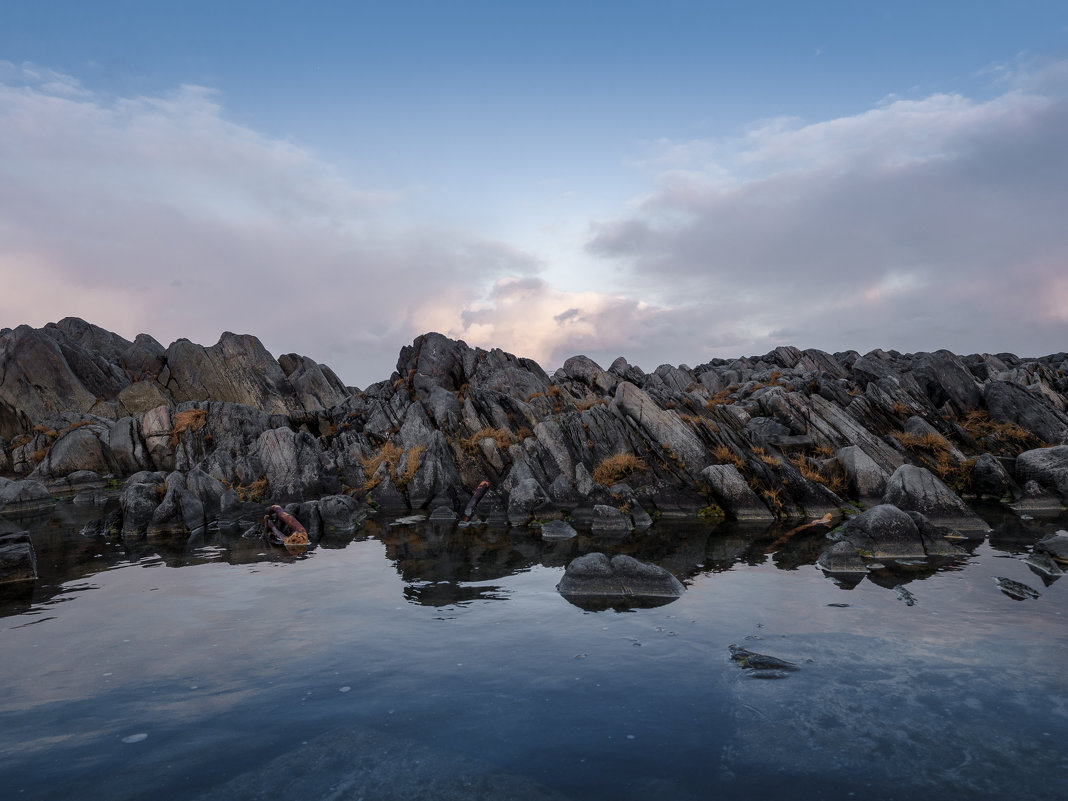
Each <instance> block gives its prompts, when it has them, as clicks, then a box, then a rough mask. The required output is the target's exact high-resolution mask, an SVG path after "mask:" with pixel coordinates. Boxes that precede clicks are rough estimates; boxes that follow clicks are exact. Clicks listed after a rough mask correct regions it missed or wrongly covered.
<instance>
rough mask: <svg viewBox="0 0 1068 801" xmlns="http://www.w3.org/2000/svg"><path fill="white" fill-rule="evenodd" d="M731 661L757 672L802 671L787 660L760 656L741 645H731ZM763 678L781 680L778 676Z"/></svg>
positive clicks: (764, 655)
mask: <svg viewBox="0 0 1068 801" xmlns="http://www.w3.org/2000/svg"><path fill="white" fill-rule="evenodd" d="M729 647H730V652H731V659H733V660H734V661H735V662H740V663H741V665H742V667H743V668H747V669H749V670H757V671H784V670H800V668H799V667H798V666H797V665H795V664H794V663H793V662H787V661H786V660H785V659H779V658H778V657H776V656H768V655H767V654H758V653H754V652H753V651H750V650H748V649H746V648H742V647H741V646H740V645H731V646H729ZM761 678H779V677H776V676H767V677H761Z"/></svg>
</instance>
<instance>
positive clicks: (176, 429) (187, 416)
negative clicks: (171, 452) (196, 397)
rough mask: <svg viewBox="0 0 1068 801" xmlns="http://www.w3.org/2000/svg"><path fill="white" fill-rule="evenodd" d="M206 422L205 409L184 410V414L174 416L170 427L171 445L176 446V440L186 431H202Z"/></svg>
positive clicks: (206, 412)
mask: <svg viewBox="0 0 1068 801" xmlns="http://www.w3.org/2000/svg"><path fill="white" fill-rule="evenodd" d="M207 420H208V411H207V409H186V410H185V411H184V412H178V413H177V414H175V415H174V421H173V424H172V425H171V445H177V444H178V439H179V438H180V437H181V436H182V434H184V433H185V432H186V431H193V432H194V433H195V432H197V431H199V430H200V429H202V428H203V427H204V424H205V423H206V422H207Z"/></svg>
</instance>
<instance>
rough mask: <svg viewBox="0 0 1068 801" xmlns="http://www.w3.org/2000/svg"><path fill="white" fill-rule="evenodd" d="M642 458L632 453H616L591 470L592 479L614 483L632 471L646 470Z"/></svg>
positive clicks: (604, 482)
mask: <svg viewBox="0 0 1068 801" xmlns="http://www.w3.org/2000/svg"><path fill="white" fill-rule="evenodd" d="M648 469H649V466H648V465H647V464H646V463H645V460H644V459H639V458H638V457H637V456H635V455H634V454H633V453H616V454H613V455H612V456H609V457H607V458H606V459H604V460H602V461H601V463H600V464H599V465H597V467H596V468H595V469H594V471H593V480H594V481H596V482H597V483H598V484H604V485H605V486H608V485H609V484H615V483H616V482H617V481H621V480H622V479H624V478H626V477H627V476H629V475H631V474H633V473H641V472H642V471H644V470H648Z"/></svg>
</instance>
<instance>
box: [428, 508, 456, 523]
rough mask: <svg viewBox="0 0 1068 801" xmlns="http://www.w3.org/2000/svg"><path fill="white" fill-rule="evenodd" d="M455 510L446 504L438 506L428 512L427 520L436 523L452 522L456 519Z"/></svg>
mask: <svg viewBox="0 0 1068 801" xmlns="http://www.w3.org/2000/svg"><path fill="white" fill-rule="evenodd" d="M458 517H459V516H458V515H457V514H456V512H455V511H454V510H453V509H451V508H450V507H448V506H439V507H437V508H436V509H434V510H433V511H432V512H431V513H430V517H429V518H428V519H429V520H432V521H434V522H437V523H452V522H455V521H456V520H457V519H458Z"/></svg>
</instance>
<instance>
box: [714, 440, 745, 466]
mask: <svg viewBox="0 0 1068 801" xmlns="http://www.w3.org/2000/svg"><path fill="white" fill-rule="evenodd" d="M712 455H713V456H715V457H716V460H717V461H718V462H719V463H720V464H732V465H734V466H735V467H737V468H738V469H739V470H742V469H744V468H745V459H743V458H742V457H741V456H739V455H738V454H737V453H735V452H734V451H732V450H731V449H730V447H728V446H727V445H717V446H716V449H715V450H714V451H712Z"/></svg>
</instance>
